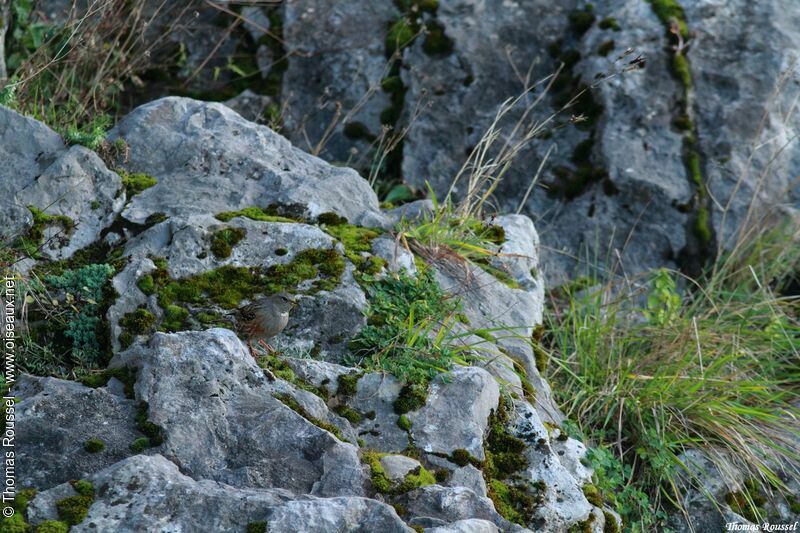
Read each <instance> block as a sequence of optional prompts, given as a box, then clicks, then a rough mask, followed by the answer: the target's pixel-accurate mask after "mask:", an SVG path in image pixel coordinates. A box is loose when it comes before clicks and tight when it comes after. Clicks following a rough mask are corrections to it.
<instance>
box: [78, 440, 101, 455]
mask: <svg viewBox="0 0 800 533" xmlns="http://www.w3.org/2000/svg"><path fill="white" fill-rule="evenodd" d="M83 449H84V450H86V451H87V452H89V453H100V452H102V451H103V450H105V449H106V443H105V442H103V440H102V439H98V438H92V439H89V440H87V441H86V442H84V443H83Z"/></svg>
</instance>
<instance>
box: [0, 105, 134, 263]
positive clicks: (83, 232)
mask: <svg viewBox="0 0 800 533" xmlns="http://www.w3.org/2000/svg"><path fill="white" fill-rule="evenodd" d="M0 145H2V147H0V160H2V161H3V165H2V168H0V227H2V229H0V238H2V239H3V240H6V239H9V240H10V239H11V238H13V237H15V236H19V235H21V234H23V233H25V231H26V230H27V229H28V228H29V227H30V225H31V224H32V222H33V217H32V216H31V213H30V212H29V211H28V209H26V207H28V206H31V207H33V208H36V209H39V210H40V211H42V212H43V213H44V214H45V215H63V216H67V217H69V218H70V219H71V220H72V222H73V224H74V228H70V229H68V228H64V227H62V226H61V225H59V224H52V225H48V226H46V227H45V228H43V230H44V239H43V243H42V247H41V249H40V252H41V253H42V254H43V255H44V256H45V257H48V258H51V259H63V258H68V257H70V256H71V255H72V254H73V253H75V251H76V250H78V249H79V248H82V247H84V246H86V245H88V244H91V243H93V242H94V241H96V240H97V239H98V238H99V237H100V233H101V231H102V230H103V229H105V228H106V227H108V226H110V225H111V223H112V222H113V220H114V218H115V217H116V215H117V213H119V211H120V210H121V209H122V206H123V204H124V202H125V193H124V191H123V190H122V180H121V179H120V177H119V176H118V175H117V174H116V173H114V172H111V171H109V170H108V169H107V168H106V167H105V165H104V164H103V162H102V161H101V160H100V158H99V157H98V156H97V154H95V153H94V152H92V151H90V150H87V149H86V148H83V147H81V146H73V147H71V148H68V147H66V146H65V145H64V143H63V141H62V140H61V137H60V136H59V135H58V134H57V133H56V132H54V131H52V130H50V129H49V128H48V127H47V126H45V125H44V124H41V123H39V122H36V121H35V120H33V119H30V118H26V117H22V116H21V115H19V114H18V113H16V112H14V111H11V110H10V109H8V108H5V107H0Z"/></svg>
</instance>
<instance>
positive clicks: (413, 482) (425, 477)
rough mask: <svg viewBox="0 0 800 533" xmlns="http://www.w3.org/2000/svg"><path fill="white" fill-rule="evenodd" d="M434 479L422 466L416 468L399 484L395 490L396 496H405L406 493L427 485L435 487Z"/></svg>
mask: <svg viewBox="0 0 800 533" xmlns="http://www.w3.org/2000/svg"><path fill="white" fill-rule="evenodd" d="M435 484H436V478H435V477H434V475H433V474H431V473H430V472H429V471H428V470H426V469H425V467H423V466H418V467H417V468H415V469H414V470H412V471H411V472H409V473H408V474H406V477H405V478H404V479H403V482H402V483H400V486H398V487H397V489H395V491H394V492H395V493H396V494H405V493H406V492H408V491H411V490H414V489H418V488H419V487H425V486H427V485H435Z"/></svg>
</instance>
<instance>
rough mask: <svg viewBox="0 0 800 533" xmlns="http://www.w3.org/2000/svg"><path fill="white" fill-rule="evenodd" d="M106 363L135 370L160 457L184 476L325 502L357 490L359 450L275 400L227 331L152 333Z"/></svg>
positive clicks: (139, 396)
mask: <svg viewBox="0 0 800 533" xmlns="http://www.w3.org/2000/svg"><path fill="white" fill-rule="evenodd" d="M112 365H113V366H129V367H135V368H137V369H138V379H137V381H136V386H135V390H136V398H137V399H138V400H140V401H145V402H147V403H148V406H149V409H148V417H149V420H150V421H151V422H152V423H154V424H156V425H158V426H160V427H161V428H163V431H164V442H163V444H162V445H161V446H159V447H158V451H159V452H160V453H161V454H162V455H164V456H165V457H167V458H168V459H170V460H172V461H173V462H175V463H176V464H177V465H178V466H179V467H180V468H181V471H182V472H184V473H186V474H187V475H190V476H192V477H194V478H198V479H199V478H203V479H213V480H217V481H220V482H223V483H228V484H232V485H236V486H238V487H254V488H271V487H279V488H286V489H289V490H292V491H294V492H297V493H311V494H315V495H321V496H329V495H331V496H332V495H361V494H363V491H364V488H363V485H364V482H365V476H364V474H363V472H362V467H361V465H360V463H359V460H358V456H357V455H356V448H355V447H354V446H353V445H351V444H346V443H343V442H341V441H339V440H338V439H337V438H336V437H334V436H333V435H332V434H330V433H328V432H327V431H325V430H324V429H321V428H319V427H317V426H315V425H314V424H312V423H311V422H309V421H308V420H306V419H305V418H303V417H302V416H301V415H300V414H298V413H297V412H295V411H293V410H292V409H290V408H289V407H288V406H286V405H284V404H283V403H281V402H280V401H279V400H277V399H276V398H274V397H273V396H272V395H271V394H270V387H269V380H268V378H267V377H266V376H265V374H264V372H263V371H262V370H261V369H260V368H259V367H258V365H256V363H255V361H254V360H253V359H252V357H251V356H250V354H249V353H248V351H247V349H246V348H245V346H244V345H242V343H241V341H239V339H237V338H236V336H235V335H234V334H233V332H231V331H228V330H223V329H211V330H208V331H205V332H186V333H176V334H171V335H165V334H160V333H158V334H156V335H154V336H153V338H152V339H151V340H150V342H149V343H148V344H147V345H137V346H135V347H134V348H132V349H130V350H128V351H127V352H124V353H122V354H120V355H119V356H117V357H116V358H115V360H113V361H112ZM198 406H202V409H198Z"/></svg>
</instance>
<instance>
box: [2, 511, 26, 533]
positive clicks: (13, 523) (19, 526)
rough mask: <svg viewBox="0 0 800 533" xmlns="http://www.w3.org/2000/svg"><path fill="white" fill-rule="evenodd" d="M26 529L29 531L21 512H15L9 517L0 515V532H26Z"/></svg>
mask: <svg viewBox="0 0 800 533" xmlns="http://www.w3.org/2000/svg"><path fill="white" fill-rule="evenodd" d="M28 531H30V526H29V525H28V523H27V522H26V521H25V518H24V517H23V516H22V515H21V514H19V513H16V514H13V515H11V516H9V517H5V516H3V517H0V532H2V533H27V532H28Z"/></svg>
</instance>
